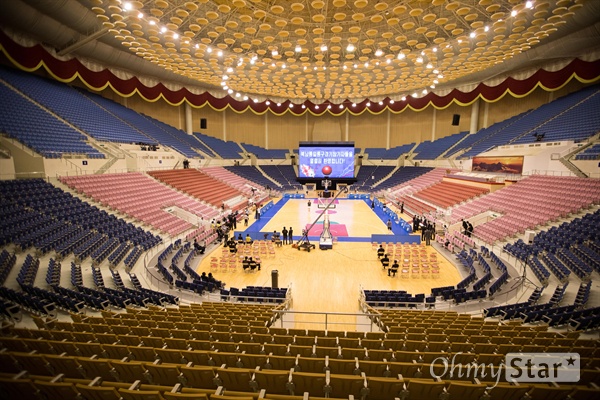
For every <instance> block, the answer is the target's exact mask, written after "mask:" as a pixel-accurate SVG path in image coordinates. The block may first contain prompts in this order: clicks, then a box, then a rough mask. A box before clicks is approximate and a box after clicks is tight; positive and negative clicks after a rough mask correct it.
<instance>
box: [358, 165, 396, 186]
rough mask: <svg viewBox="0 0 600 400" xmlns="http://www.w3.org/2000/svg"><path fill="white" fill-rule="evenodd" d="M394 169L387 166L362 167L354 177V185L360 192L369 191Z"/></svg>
mask: <svg viewBox="0 0 600 400" xmlns="http://www.w3.org/2000/svg"><path fill="white" fill-rule="evenodd" d="M394 168H395V167H393V166H389V165H376V166H372V165H363V166H362V167H360V168H359V170H358V174H357V175H356V179H357V181H356V185H357V186H358V188H360V189H362V190H369V189H371V188H372V187H373V185H375V184H376V183H378V182H379V181H380V180H382V179H383V178H385V177H386V176H387V175H388V174H389V173H390V172H392V171H393V170H394Z"/></svg>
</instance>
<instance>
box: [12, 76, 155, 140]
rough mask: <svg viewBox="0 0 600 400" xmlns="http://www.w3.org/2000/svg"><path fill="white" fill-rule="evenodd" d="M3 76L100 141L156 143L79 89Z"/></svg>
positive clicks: (45, 81) (61, 84)
mask: <svg viewBox="0 0 600 400" xmlns="http://www.w3.org/2000/svg"><path fill="white" fill-rule="evenodd" d="M2 77H3V78H4V79H6V80H7V81H8V82H9V83H10V84H11V85H13V86H15V87H16V88H17V89H19V90H20V91H22V92H23V93H25V94H26V95H27V96H29V97H31V98H32V99H34V100H35V101H37V102H38V103H40V104H42V105H43V106H44V107H46V108H48V109H49V110H51V111H52V112H54V113H56V114H57V115H58V116H60V117H61V118H63V119H65V120H66V121H68V122H69V123H71V124H73V125H74V126H76V127H77V128H79V129H81V130H82V131H84V132H86V133H87V134H88V135H90V136H92V137H94V138H95V139H98V140H104V141H109V142H120V143H153V144H156V142H155V141H154V140H152V139H150V138H149V137H148V136H146V135H144V134H143V133H142V132H140V131H138V130H136V129H134V128H132V127H131V126H130V125H128V124H126V123H125V122H123V121H122V120H120V119H118V118H115V116H114V115H112V114H111V113H110V112H108V111H106V110H105V109H104V108H102V107H99V106H98V105H97V104H96V103H94V102H92V101H91V100H90V99H89V98H87V97H86V96H83V95H82V94H81V93H80V92H79V91H78V90H77V89H75V88H72V87H70V86H68V85H65V84H63V83H60V82H55V81H50V80H47V79H44V78H40V77H36V76H35V75H22V74H19V73H14V72H8V71H7V70H2Z"/></svg>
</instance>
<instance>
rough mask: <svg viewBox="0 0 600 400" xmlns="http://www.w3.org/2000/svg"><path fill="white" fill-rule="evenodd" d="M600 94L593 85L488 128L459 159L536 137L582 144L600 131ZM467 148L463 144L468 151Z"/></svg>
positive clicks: (481, 132) (478, 135)
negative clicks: (573, 141)
mask: <svg viewBox="0 0 600 400" xmlns="http://www.w3.org/2000/svg"><path fill="white" fill-rule="evenodd" d="M597 91H598V89H597V87H595V86H591V87H588V88H585V89H583V90H580V91H578V92H575V93H571V94H569V95H567V96H564V97H561V98H559V99H556V100H554V101H553V102H551V103H548V104H545V105H543V106H541V107H539V108H537V109H535V110H532V111H528V112H525V113H522V114H520V115H518V116H515V117H511V118H509V119H507V120H505V121H502V122H499V123H497V124H494V125H492V126H490V127H489V128H485V129H483V130H482V131H480V132H478V133H477V137H479V140H478V141H476V142H474V143H473V145H472V147H471V148H470V149H469V150H468V151H467V152H465V153H464V154H462V155H460V156H459V158H461V159H466V158H469V157H473V156H476V155H477V154H479V153H482V152H485V151H487V150H490V149H492V148H494V147H497V146H503V145H506V144H519V143H532V142H535V141H536V140H537V138H536V136H535V135H536V134H540V135H542V134H543V135H544V137H543V139H542V140H543V141H544V142H548V141H557V140H575V141H578V140H582V139H585V138H587V137H589V136H592V135H594V134H595V133H596V132H597V131H598V130H599V129H600V117H597V116H596V114H597V113H595V112H594V111H592V110H595V109H598V101H600V100H599V99H598V96H596V95H595V93H596V92H597ZM588 98H589V99H588ZM588 107H589V108H588ZM582 116H583V117H582ZM574 118H576V119H574ZM564 127H568V128H566V129H565V128H564ZM546 132H547V133H546ZM471 136H473V135H471ZM464 146H465V144H463V143H461V144H460V147H462V148H463V149H466V147H464ZM454 150H456V151H458V149H454ZM448 156H449V155H448Z"/></svg>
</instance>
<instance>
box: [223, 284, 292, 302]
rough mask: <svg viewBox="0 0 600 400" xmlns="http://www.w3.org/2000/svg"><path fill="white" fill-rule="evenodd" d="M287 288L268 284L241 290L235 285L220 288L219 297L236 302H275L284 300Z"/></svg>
mask: <svg viewBox="0 0 600 400" xmlns="http://www.w3.org/2000/svg"><path fill="white" fill-rule="evenodd" d="M286 294H287V288H271V287H268V286H247V287H245V288H242V289H241V290H240V289H238V288H235V287H232V288H230V289H229V290H226V289H221V299H223V300H225V301H226V300H231V301H237V302H244V301H248V302H255V303H277V304H281V303H283V302H284V301H285V298H286Z"/></svg>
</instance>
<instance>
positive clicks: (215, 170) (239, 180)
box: [202, 167, 258, 197]
mask: <svg viewBox="0 0 600 400" xmlns="http://www.w3.org/2000/svg"><path fill="white" fill-rule="evenodd" d="M202 172H204V173H205V174H207V175H210V176H212V177H213V178H215V179H218V180H219V181H221V182H223V183H224V184H225V185H229V186H231V187H233V188H235V189H237V190H239V191H240V192H242V193H243V194H244V195H245V196H246V197H252V196H253V193H252V188H255V189H258V188H257V187H256V186H257V185H256V184H254V183H252V182H250V181H249V180H247V179H245V178H243V177H241V176H239V175H236V174H234V173H233V172H230V171H228V170H227V169H225V168H223V167H208V168H202Z"/></svg>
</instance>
